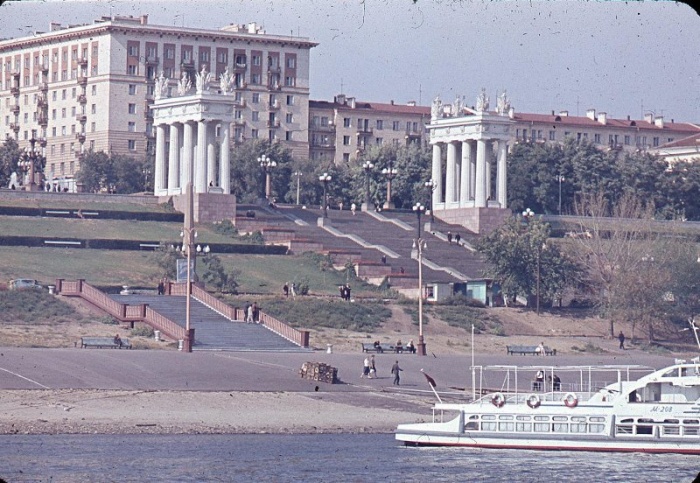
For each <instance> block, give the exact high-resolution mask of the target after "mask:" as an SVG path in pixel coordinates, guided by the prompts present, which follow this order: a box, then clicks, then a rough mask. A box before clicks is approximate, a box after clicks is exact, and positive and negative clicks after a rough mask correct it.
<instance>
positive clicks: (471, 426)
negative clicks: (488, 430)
mask: <svg viewBox="0 0 700 483" xmlns="http://www.w3.org/2000/svg"><path fill="white" fill-rule="evenodd" d="M464 430H465V431H478V430H479V423H478V421H469V422H468V423H467V425H466V426H464Z"/></svg>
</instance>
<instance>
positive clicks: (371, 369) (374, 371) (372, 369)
mask: <svg viewBox="0 0 700 483" xmlns="http://www.w3.org/2000/svg"><path fill="white" fill-rule="evenodd" d="M372 376H374V377H377V366H376V365H375V362H374V354H372V359H371V360H370V361H369V378H370V379H372Z"/></svg>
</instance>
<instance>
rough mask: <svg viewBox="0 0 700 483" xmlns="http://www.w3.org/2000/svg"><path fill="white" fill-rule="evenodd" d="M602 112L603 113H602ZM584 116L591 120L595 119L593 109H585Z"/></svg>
mask: <svg viewBox="0 0 700 483" xmlns="http://www.w3.org/2000/svg"><path fill="white" fill-rule="evenodd" d="M603 114H604V113H603ZM586 117H587V118H588V119H590V120H591V121H595V109H588V110H587V111H586Z"/></svg>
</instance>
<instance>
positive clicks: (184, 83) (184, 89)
mask: <svg viewBox="0 0 700 483" xmlns="http://www.w3.org/2000/svg"><path fill="white" fill-rule="evenodd" d="M190 89H192V82H190V76H189V75H187V72H183V73H182V79H180V81H179V82H178V83H177V93H178V94H180V95H181V96H185V95H187V93H188V92H190Z"/></svg>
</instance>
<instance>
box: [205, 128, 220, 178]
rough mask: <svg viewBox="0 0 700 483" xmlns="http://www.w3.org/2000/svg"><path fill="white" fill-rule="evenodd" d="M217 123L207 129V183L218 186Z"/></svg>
mask: <svg viewBox="0 0 700 483" xmlns="http://www.w3.org/2000/svg"><path fill="white" fill-rule="evenodd" d="M215 141H216V124H215V123H211V124H210V125H209V129H208V130H207V185H208V186H218V185H217V183H216V144H215V143H214V142H215Z"/></svg>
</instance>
